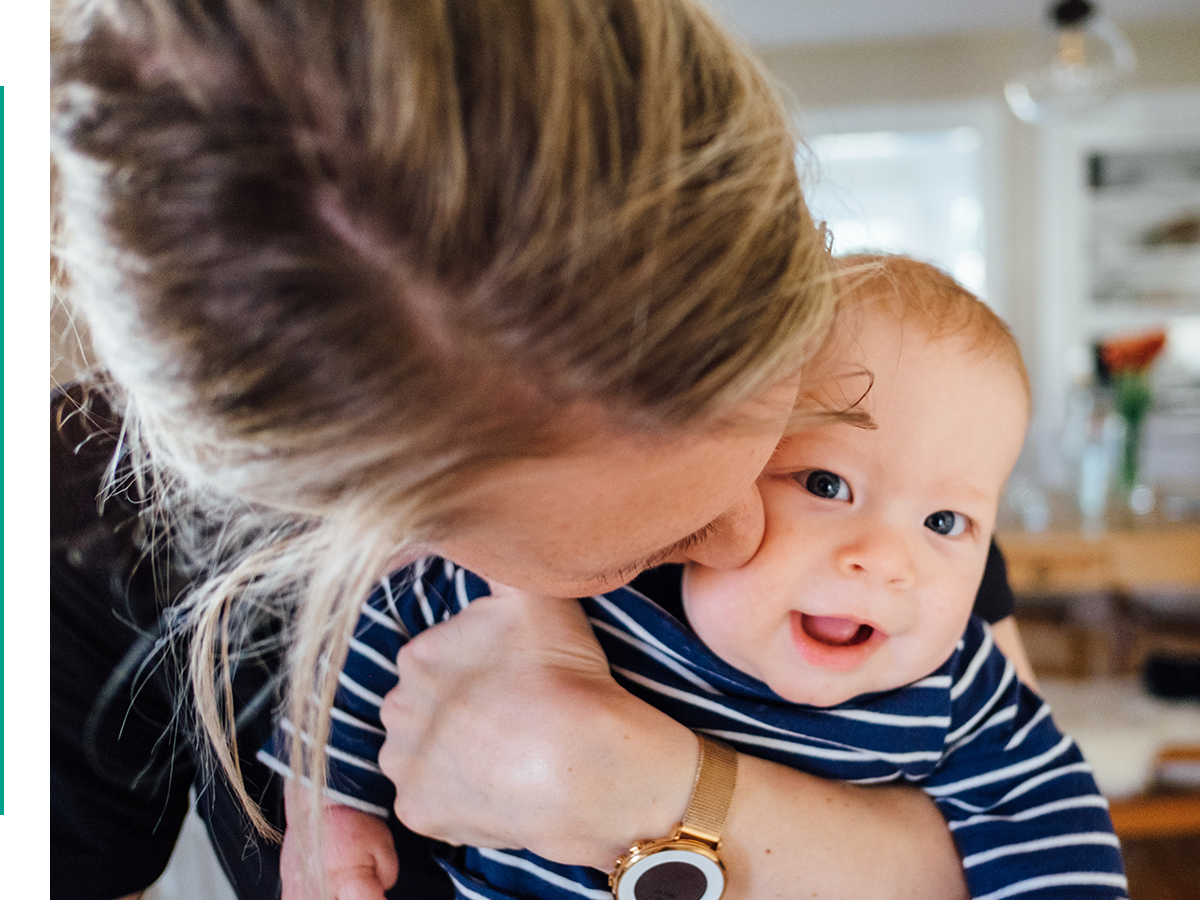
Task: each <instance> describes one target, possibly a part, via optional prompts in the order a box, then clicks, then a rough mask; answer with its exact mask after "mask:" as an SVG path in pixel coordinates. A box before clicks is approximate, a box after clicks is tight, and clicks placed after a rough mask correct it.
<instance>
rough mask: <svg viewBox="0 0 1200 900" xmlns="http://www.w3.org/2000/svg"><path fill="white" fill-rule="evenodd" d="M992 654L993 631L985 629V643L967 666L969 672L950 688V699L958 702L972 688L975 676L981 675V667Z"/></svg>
mask: <svg viewBox="0 0 1200 900" xmlns="http://www.w3.org/2000/svg"><path fill="white" fill-rule="evenodd" d="M991 652H992V630H991V629H990V628H984V629H983V643H982V644H980V645H979V649H978V650H976V651H975V656H974V658H973V659H972V660H971V664H970V665H969V666H967V671H965V672H963V676H962V678H960V679H959V680H958V684H956V685H954V687H952V688H950V699H951V700H957V699H958V698H959V697H961V696H962V694H963V692H964V691H965V690H966V689H967V688H969V687H970V686H971V682H972V681H974V680H975V676H976V675H978V674H979V669H980V667H981V666H982V665H983V664H984V662H985V661H986V660H987V658H988V656H989V654H991Z"/></svg>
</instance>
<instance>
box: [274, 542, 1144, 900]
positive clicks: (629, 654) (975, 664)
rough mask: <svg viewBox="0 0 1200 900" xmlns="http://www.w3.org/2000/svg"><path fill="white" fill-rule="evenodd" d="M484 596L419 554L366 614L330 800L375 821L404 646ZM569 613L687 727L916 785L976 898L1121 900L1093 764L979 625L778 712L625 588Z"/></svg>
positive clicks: (586, 886)
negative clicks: (896, 671) (891, 681)
mask: <svg viewBox="0 0 1200 900" xmlns="http://www.w3.org/2000/svg"><path fill="white" fill-rule="evenodd" d="M487 593H488V587H487V584H486V583H485V582H484V581H482V580H481V579H479V578H477V577H476V576H474V575H473V574H471V573H470V572H467V571H466V570H464V569H461V568H459V567H457V566H455V565H454V564H453V563H450V562H446V561H444V560H441V559H436V558H430V559H426V560H423V561H422V562H421V563H419V564H417V565H416V566H415V567H413V568H410V569H406V570H402V571H400V572H397V573H394V574H393V575H391V576H390V577H389V578H387V579H385V580H384V581H383V582H381V584H380V587H379V588H378V589H377V590H376V591H375V592H374V593H373V594H372V595H371V597H370V598H369V599H368V600H367V602H366V603H365V604H364V605H363V613H362V618H361V620H360V622H359V625H358V627H357V629H356V630H355V634H354V637H353V639H352V641H351V645H350V652H349V655H348V657H347V660H346V665H345V667H344V669H343V671H342V673H341V674H340V676H339V679H340V680H339V685H338V691H337V699H336V701H335V709H334V712H333V723H332V728H331V736H330V742H329V746H328V753H329V765H330V778H329V796H330V799H331V800H333V801H335V802H339V803H344V804H346V805H348V806H353V807H356V808H358V809H361V810H364V811H366V812H369V813H372V814H374V815H378V816H383V817H386V816H387V813H388V810H389V808H390V807H391V805H392V802H393V800H394V797H395V789H394V788H393V786H392V784H391V782H390V781H389V780H388V779H387V777H386V776H384V775H383V773H382V771H381V770H380V769H379V766H378V764H377V762H376V760H377V759H378V754H379V749H380V747H381V746H382V744H383V740H384V730H383V726H382V724H381V722H380V719H379V707H380V704H381V703H382V701H383V696H384V694H386V693H387V692H388V691H389V690H391V688H392V687H393V686H395V684H396V680H397V675H396V665H395V658H396V654H397V652H398V651H399V649H400V647H401V645H403V644H404V642H405V641H406V640H408V638H409V637H410V636H411V635H414V634H416V633H418V632H420V631H422V630H424V629H425V628H428V627H429V626H431V625H433V624H436V623H437V622H440V621H444V620H445V619H448V618H449V617H450V616H452V615H454V614H455V613H456V612H458V611H460V610H462V609H463V608H465V606H466V604H467V603H469V602H470V601H471V600H473V599H475V598H477V597H480V596H484V595H486V594H487ZM581 603H582V604H583V606H584V609H585V611H586V612H587V615H588V617H589V619H590V620H591V623H592V627H593V629H594V630H595V633H596V636H597V638H598V639H599V641H600V644H601V646H602V647H603V648H604V652H605V654H606V655H607V657H608V660H609V663H610V665H611V667H612V672H613V675H614V677H615V678H616V679H617V681H618V682H620V683H621V684H622V685H623V686H624V687H625V688H626V689H628V690H629V691H631V692H632V693H634V694H635V695H637V696H638V697H641V698H642V699H643V700H645V701H646V702H647V703H649V704H651V705H652V706H654V707H656V708H658V709H660V710H662V711H663V712H665V713H667V714H668V715H670V716H671V717H672V718H673V719H675V720H677V721H678V722H681V723H682V724H684V725H687V726H688V727H689V728H693V729H696V730H699V731H703V732H705V733H707V734H711V735H713V736H714V737H717V738H720V739H722V740H724V741H726V742H728V743H730V744H732V745H733V746H734V747H736V748H737V749H738V750H739V751H741V752H743V753H748V754H751V755H753V756H759V757H763V758H765V759H770V760H774V761H776V762H780V763H783V764H784V765H787V766H790V767H792V768H796V769H801V770H803V771H805V772H810V773H812V774H814V775H819V776H821V777H825V778H832V779H837V780H840V781H848V782H852V783H855V784H879V783H887V782H908V783H912V784H916V785H919V786H920V787H921V788H922V789H923V790H924V791H925V792H926V793H927V794H928V795H929V796H930V797H932V798H933V800H934V801H935V802H936V804H937V806H938V808H939V809H940V810H941V811H942V814H943V815H944V816H945V817H946V820H947V822H948V823H949V826H950V830H951V832H952V834H953V836H954V840H955V842H956V843H957V845H958V849H959V852H960V854H961V856H962V858H963V866H964V869H965V871H966V876H967V883H968V886H969V888H970V891H971V896H972V897H975V898H978V900H1001V898H1005V897H1027V898H1031V900H1036V898H1045V897H1062V896H1070V897H1073V898H1075V897H1079V898H1123V897H1125V895H1126V890H1127V888H1126V883H1125V876H1124V874H1123V868H1122V862H1121V854H1120V848H1119V845H1118V842H1117V838H1116V836H1115V834H1114V833H1113V829H1112V822H1111V820H1110V819H1109V815H1108V804H1107V802H1106V801H1105V800H1104V798H1103V797H1102V796H1101V795H1100V794H1099V792H1098V791H1097V789H1096V783H1095V781H1094V779H1093V777H1092V772H1091V767H1090V766H1089V765H1088V764H1087V762H1085V761H1084V759H1083V757H1082V756H1081V755H1080V753H1079V749H1078V748H1077V747H1076V745H1075V743H1074V742H1073V741H1072V740H1071V739H1070V738H1069V737H1067V736H1065V735H1063V734H1062V733H1061V732H1060V731H1059V730H1058V728H1057V727H1056V726H1055V724H1054V722H1053V720H1052V719H1051V717H1050V709H1049V707H1048V706H1047V705H1046V704H1045V703H1043V702H1042V700H1041V699H1040V698H1039V697H1038V696H1037V695H1036V694H1034V693H1033V692H1032V691H1030V690H1029V689H1028V688H1026V687H1025V686H1024V685H1022V684H1021V683H1020V681H1019V680H1018V679H1017V678H1016V675H1015V673H1014V670H1013V668H1012V665H1011V664H1010V663H1009V662H1008V660H1007V659H1005V657H1004V656H1003V654H1001V653H1000V652H999V651H998V650H997V649H996V648H995V646H994V644H993V642H992V636H991V631H990V629H989V628H988V626H987V625H986V624H985V623H984V622H982V621H981V620H979V619H972V620H971V622H970V624H969V625H968V627H967V630H966V632H965V633H964V635H963V637H962V639H961V641H960V642H959V644H958V647H957V649H956V650H955V651H954V653H953V654H952V655H951V657H950V658H949V659H948V660H947V661H946V662H945V663H944V664H943V665H942V666H941V667H940V668H938V669H937V671H935V672H933V673H932V674H930V675H929V676H928V677H926V678H923V679H921V680H920V681H917V682H915V683H913V684H911V685H908V686H906V687H904V688H901V689H899V690H893V691H887V692H882V693H876V694H867V695H863V696H860V697H856V698H854V699H853V700H850V701H848V702H846V703H843V704H841V705H839V706H836V707H830V708H818V707H812V706H804V705H800V704H795V703H790V702H788V701H785V700H783V699H782V698H780V697H779V696H778V695H776V694H775V693H774V692H773V691H771V690H770V689H769V688H768V687H767V686H766V685H765V684H763V683H762V682H760V681H758V680H756V679H754V678H751V677H750V676H748V675H746V674H744V673H742V672H740V671H739V670H737V669H735V668H733V667H732V666H730V665H728V664H727V663H725V662H724V661H723V660H721V659H720V658H718V657H717V656H716V655H715V654H713V653H712V652H711V651H710V650H709V649H708V648H707V647H705V646H704V645H703V644H702V643H701V642H700V641H699V639H697V637H696V636H695V635H694V634H693V633H692V632H691V631H690V630H689V629H688V628H687V627H686V626H685V625H683V624H682V623H681V622H679V621H678V620H677V619H675V618H674V617H673V616H671V615H670V614H669V613H667V612H666V611H664V610H663V609H661V608H660V607H659V606H658V605H657V604H655V603H653V602H652V601H650V600H648V599H647V598H645V597H643V596H642V595H641V594H638V593H637V592H636V591H633V590H630V589H628V588H622V589H619V590H616V591H613V592H611V593H609V594H605V595H602V596H596V597H589V598H585V599H583V600H581ZM290 732H291V726H290V724H289V723H288V722H287V721H284V722H283V723H281V726H280V729H279V731H278V732H277V734H276V738H275V740H274V741H273V743H272V746H270V747H268V748H267V749H265V750H263V751H262V752H261V753H260V754H259V756H260V758H261V759H262V760H263V761H264V762H266V763H267V764H268V765H271V766H272V767H273V768H275V769H276V770H278V771H281V772H284V773H288V769H287V766H286V765H285V763H284V762H283V761H282V760H286V758H287V754H286V749H285V748H286V744H287V739H288V735H289V734H290ZM289 774H290V773H289ZM439 861H440V862H441V863H442V865H443V866H444V867H445V868H446V869H447V871H448V872H449V874H450V877H451V879H452V880H453V881H454V884H455V887H456V889H457V891H458V893H459V895H460V896H462V897H466V898H472V900H474V898H489V900H491V898H496V900H499V898H527V900H529V898H553V900H560V898H563V900H565V898H576V900H577V898H579V897H581V896H583V897H591V898H595V900H607V898H611V896H612V895H611V893H610V892H609V890H608V876H607V873H605V872H601V871H599V870H597V869H591V868H586V867H582V866H564V865H559V864H557V863H553V862H550V861H548V860H545V859H542V858H541V857H538V856H535V855H534V854H532V853H529V852H527V851H512V850H487V849H477V848H466V849H461V848H460V849H459V850H458V851H456V852H455V853H454V854H453V856H452V857H451V858H447V859H443V860H439Z"/></svg>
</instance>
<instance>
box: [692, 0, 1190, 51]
mask: <svg viewBox="0 0 1200 900" xmlns="http://www.w3.org/2000/svg"><path fill="white" fill-rule="evenodd" d="M705 2H706V3H708V5H709V6H710V7H712V8H713V9H715V10H717V11H718V13H720V14H721V15H722V16H723V17H724V19H725V20H726V21H727V22H729V23H730V24H731V25H732V27H733V28H734V30H736V31H738V32H740V33H741V34H742V35H743V36H744V37H746V38H747V39H748V40H749V41H750V42H751V43H754V44H757V45H759V46H762V47H777V46H783V45H788V44H825V43H839V42H851V41H869V40H882V39H887V38H896V37H914V36H917V35H922V34H925V35H930V34H951V33H956V32H967V31H987V30H989V29H1014V30H1015V29H1021V28H1035V27H1038V26H1039V25H1040V24H1041V23H1042V22H1043V21H1044V20H1045V17H1046V13H1047V10H1048V9H1049V8H1050V7H1051V6H1052V5H1053V3H1052V0H705ZM1093 2H1094V3H1095V6H1096V8H1097V9H1098V10H1099V11H1100V12H1101V13H1103V14H1104V15H1106V16H1108V17H1109V18H1110V19H1113V20H1114V21H1115V22H1117V24H1122V23H1126V22H1144V21H1150V20H1154V19H1170V18H1181V17H1197V16H1200V0H1093ZM1197 52H1200V48H1198V49H1197Z"/></svg>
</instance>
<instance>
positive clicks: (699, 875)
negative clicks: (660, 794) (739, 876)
mask: <svg viewBox="0 0 1200 900" xmlns="http://www.w3.org/2000/svg"><path fill="white" fill-rule="evenodd" d="M696 736H697V739H698V750H699V754H698V755H699V760H698V762H697V765H696V774H695V777H694V779H693V782H692V791H691V795H690V797H689V799H688V805H687V809H686V810H685V812H684V814H683V818H682V820H681V821H680V822H679V823H678V824H676V825H675V827H674V828H673V829H672V830H671V833H670V834H668V835H666V836H665V837H660V838H656V839H651V840H643V841H638V842H637V843H636V844H634V845H633V846H632V847H630V849H629V851H628V852H627V853H625V854H623V855H622V856H621V857H620V858H619V859H618V860H617V862H616V867H615V868H614V869H613V871H612V873H611V874H610V875H609V879H608V880H609V886H610V888H611V889H612V892H613V895H614V896H615V898H616V900H638V898H641V897H646V896H650V897H659V896H671V897H677V898H679V900H720V897H721V895H722V894H723V893H724V892H725V867H724V865H723V863H722V860H721V854H720V850H721V832H722V830H723V828H724V825H725V816H726V814H727V813H728V811H729V807H730V804H731V802H732V800H733V793H734V789H735V787H736V785H737V770H738V754H737V751H736V750H734V749H733V748H732V747H730V746H729V745H728V744H725V743H722V742H721V741H717V740H715V739H713V738H710V737H708V736H707V735H704V734H700V733H697V735H696Z"/></svg>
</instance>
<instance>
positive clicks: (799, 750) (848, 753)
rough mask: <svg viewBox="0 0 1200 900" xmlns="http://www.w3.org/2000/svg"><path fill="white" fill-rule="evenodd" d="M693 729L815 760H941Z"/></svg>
mask: <svg viewBox="0 0 1200 900" xmlns="http://www.w3.org/2000/svg"><path fill="white" fill-rule="evenodd" d="M697 731H703V732H704V733H705V734H711V735H712V736H713V737H717V738H722V739H723V740H726V741H730V742H731V743H735V744H753V745H755V746H758V747H769V748H770V749H772V750H782V751H784V752H787V753H793V754H796V755H798V756H812V757H815V758H817V759H836V760H841V761H843V762H855V763H868V762H877V761H884V762H889V763H895V764H900V763H910V762H923V761H930V760H937V759H941V756H942V755H941V754H940V753H938V752H937V751H936V750H931V751H923V750H914V751H912V752H911V753H884V752H882V751H878V750H854V749H845V750H840V749H833V748H827V747H818V746H812V745H810V744H801V743H797V742H796V741H785V740H782V739H781V738H771V737H764V736H762V735H757V734H747V733H745V732H743V731H721V730H719V729H715V728H699V729H697ZM893 779H894V776H891V775H889V776H887V779H886V780H889V781H890V780H893ZM837 780H838V781H851V780H854V779H850V778H838V779H837ZM867 780H874V779H858V780H857V781H858V782H860V783H865V782H866V781H867Z"/></svg>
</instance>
